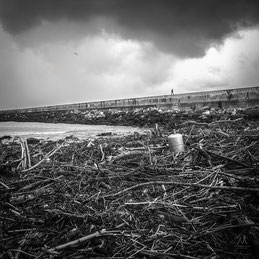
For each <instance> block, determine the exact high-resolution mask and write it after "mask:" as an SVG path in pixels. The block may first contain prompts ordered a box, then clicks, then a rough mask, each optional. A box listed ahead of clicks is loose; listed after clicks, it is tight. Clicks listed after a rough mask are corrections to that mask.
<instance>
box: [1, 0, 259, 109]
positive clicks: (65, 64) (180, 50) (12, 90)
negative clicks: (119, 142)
mask: <svg viewBox="0 0 259 259" xmlns="http://www.w3.org/2000/svg"><path fill="white" fill-rule="evenodd" d="M258 5H259V4H258V0H0V109H12V108H20V107H35V106H44V105H55V104H64V103H76V102H87V101H95V100H108V99H118V98H130V97H140V96H150V95H163V94H169V93H170V91H171V89H172V88H173V89H174V92H175V93H183V92H192V91H201V90H213V89H223V88H237V87H246V86H258V85H259V48H258V42H259V6H258Z"/></svg>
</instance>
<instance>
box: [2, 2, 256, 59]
mask: <svg viewBox="0 0 259 259" xmlns="http://www.w3.org/2000/svg"><path fill="white" fill-rule="evenodd" d="M258 5H259V4H258V0H0V19H1V22H2V25H3V27H4V29H5V30H6V31H8V32H9V33H11V34H19V33H22V32H24V31H25V30H27V29H30V28H32V27H33V26H37V25H39V24H40V22H41V21H42V20H48V21H52V22H54V21H57V20H60V19H67V20H73V21H89V20H91V19H92V18H94V17H104V18H108V19H111V20H114V21H115V22H116V23H117V24H118V25H119V26H120V28H122V29H120V31H119V33H120V34H122V35H123V36H124V37H132V38H135V39H141V40H150V41H153V42H155V44H156V45H157V46H158V47H160V48H162V49H163V50H166V51H172V50H174V51H175V52H176V53H177V54H179V55H183V56H196V55H201V54H203V52H204V50H205V48H206V47H208V44H209V43H213V42H216V43H217V42H220V41H221V40H222V39H224V37H226V36H227V35H228V34H230V33H231V32H234V31H235V30H237V29H238V28H239V27H248V26H253V25H255V24H257V23H258V22H259V7H258ZM104 26H105V25H104Z"/></svg>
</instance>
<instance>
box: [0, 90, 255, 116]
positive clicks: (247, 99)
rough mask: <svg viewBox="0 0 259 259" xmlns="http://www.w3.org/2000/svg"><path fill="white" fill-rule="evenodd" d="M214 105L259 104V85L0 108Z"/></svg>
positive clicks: (184, 107) (182, 107)
mask: <svg viewBox="0 0 259 259" xmlns="http://www.w3.org/2000/svg"><path fill="white" fill-rule="evenodd" d="M207 105H208V106H210V107H214V108H230V107H235V108H237V107H241V108H245V107H251V106H255V105H259V86H256V87H246V88H237V89H228V90H216V91H204V92H193V93H184V94H175V95H160V96H149V97H140V98H130V99H118V100H108V101H98V102H85V103H77V104H65V105H54V106H45V107H36V108H24V109H16V110H7V111H0V113H27V112H42V111H64V110H65V111H66V110H89V109H114V108H129V109H130V108H136V107H143V108H144V107H145V108H148V107H157V108H161V109H169V110H174V109H183V110H185V109H190V108H191V109H198V108H201V107H203V106H207Z"/></svg>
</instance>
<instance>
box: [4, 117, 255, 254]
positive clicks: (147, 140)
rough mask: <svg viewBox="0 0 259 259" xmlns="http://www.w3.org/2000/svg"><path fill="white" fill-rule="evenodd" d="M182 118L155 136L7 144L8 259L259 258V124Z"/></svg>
mask: <svg viewBox="0 0 259 259" xmlns="http://www.w3.org/2000/svg"><path fill="white" fill-rule="evenodd" d="M177 116H179V115H177ZM177 116H176V117H175V118H174V119H175V121H174V123H175V127H174V128H170V129H166V128H162V127H158V126H156V127H155V129H154V130H152V132H153V133H152V134H143V135H137V134H135V135H130V136H125V137H116V138H115V137H114V136H112V137H111V138H106V139H105V138H100V139H95V140H92V139H89V140H87V139H86V140H82V141H80V142H69V143H68V142H64V143H62V142H61V141H58V142H56V141H42V142H35V143H32V142H29V141H26V139H19V138H18V139H17V140H18V141H17V143H12V144H10V145H6V144H5V145H1V146H0V149H1V150H0V151H1V152H0V163H1V164H0V166H1V168H3V169H4V170H2V171H1V172H0V177H1V178H0V198H1V199H0V207H1V208H0V221H1V232H0V239H1V244H0V257H1V258H19V259H22V258H41V259H47V258H50V257H53V258H55V257H57V258H78V259H79V258H216V257H217V258H253V257H254V258H257V257H258V256H257V254H256V249H257V248H258V245H257V244H258V240H259V233H258V229H259V225H258V224H259V220H258V219H259V217H258V195H259V193H258V192H259V186H258V183H259V179H258V160H259V140H258V139H257V138H255V137H254V136H258V135H259V132H258V122H257V121H250V122H249V123H247V122H245V121H244V120H243V119H242V120H236V119H233V118H232V119H231V120H228V119H227V120H226V121H224V120H219V121H215V123H214V122H213V123H212V124H211V122H206V124H204V123H203V122H202V121H201V120H199V121H197V122H198V123H203V124H196V123H185V124H181V123H182V122H183V120H182V119H181V118H179V117H177ZM177 118H179V122H178V121H177ZM185 120H187V121H192V120H193V117H191V118H188V117H187V118H186V117H185ZM180 124H181V125H180ZM207 124H208V126H209V127H207ZM174 129H178V132H179V133H181V134H182V135H183V136H184V143H185V150H186V152H184V153H179V154H173V153H170V151H169V148H168V140H167V136H168V135H169V134H171V133H172V131H173V130H174ZM48 160H49V162H48Z"/></svg>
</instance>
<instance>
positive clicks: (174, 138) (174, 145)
mask: <svg viewBox="0 0 259 259" xmlns="http://www.w3.org/2000/svg"><path fill="white" fill-rule="evenodd" d="M168 143H169V149H170V151H171V152H184V143H183V136H182V134H171V135H169V136H168Z"/></svg>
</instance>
